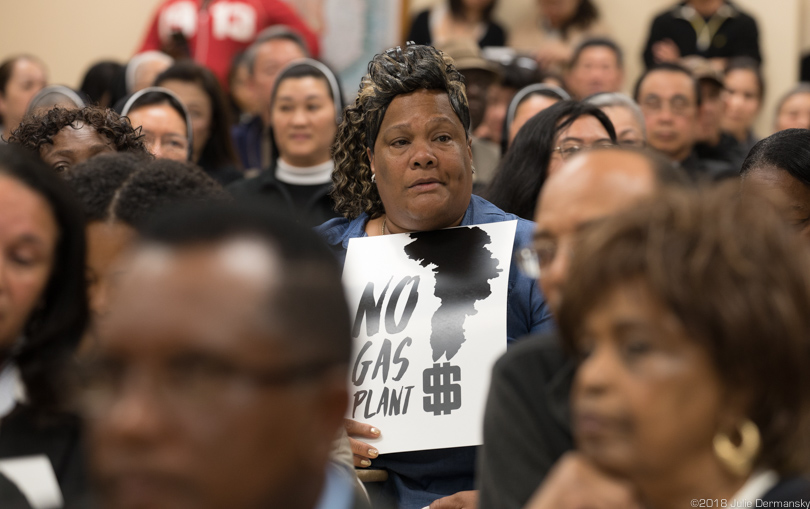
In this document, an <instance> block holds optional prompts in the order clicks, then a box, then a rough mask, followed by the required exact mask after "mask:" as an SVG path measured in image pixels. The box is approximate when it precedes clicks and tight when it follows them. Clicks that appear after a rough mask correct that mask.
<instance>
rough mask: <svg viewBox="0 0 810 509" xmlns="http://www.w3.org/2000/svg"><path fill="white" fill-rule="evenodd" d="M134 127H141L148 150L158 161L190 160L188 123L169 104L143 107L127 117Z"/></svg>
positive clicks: (131, 112)
mask: <svg viewBox="0 0 810 509" xmlns="http://www.w3.org/2000/svg"><path fill="white" fill-rule="evenodd" d="M127 117H129V121H130V122H131V123H132V127H134V128H136V129H137V128H138V127H141V133H142V134H143V141H144V144H145V145H146V150H148V151H149V153H151V154H152V155H154V156H155V157H156V158H158V159H172V160H174V161H187V160H188V134H187V133H186V122H185V120H184V119H183V117H181V116H180V114H179V113H178V112H177V110H175V109H174V108H172V107H171V106H169V105H168V104H150V105H149V106H142V107H140V108H138V109H136V110H134V111H130V112H129V114H128V115H127Z"/></svg>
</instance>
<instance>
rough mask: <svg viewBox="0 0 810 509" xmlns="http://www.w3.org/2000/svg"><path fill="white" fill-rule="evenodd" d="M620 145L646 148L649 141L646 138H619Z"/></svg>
mask: <svg viewBox="0 0 810 509" xmlns="http://www.w3.org/2000/svg"><path fill="white" fill-rule="evenodd" d="M619 146H620V147H630V148H644V147H646V146H647V142H646V141H644V140H619Z"/></svg>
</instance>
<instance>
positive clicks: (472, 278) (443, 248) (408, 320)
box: [343, 221, 517, 453]
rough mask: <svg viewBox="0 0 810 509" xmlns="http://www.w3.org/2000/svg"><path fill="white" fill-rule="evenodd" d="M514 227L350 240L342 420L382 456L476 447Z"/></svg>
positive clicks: (500, 343)
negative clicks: (361, 431) (367, 433)
mask: <svg viewBox="0 0 810 509" xmlns="http://www.w3.org/2000/svg"><path fill="white" fill-rule="evenodd" d="M516 228H517V221H506V222H502V223H490V224H484V225H476V226H462V227H459V228H450V229H446V230H440V231H434V232H418V233H412V234H399V235H382V236H376V237H364V238H356V239H352V240H350V241H349V248H348V250H347V253H346V262H345V265H344V268H343V283H344V286H345V288H346V295H347V298H348V302H349V310H350V313H351V315H352V319H353V322H352V325H353V327H352V336H353V337H354V352H353V356H352V364H351V366H350V369H351V372H350V380H349V388H350V391H351V400H350V402H349V411H348V415H347V417H348V418H350V419H354V420H357V421H360V422H366V423H369V424H371V425H373V426H375V427H376V428H379V429H380V430H381V431H382V436H381V437H380V438H379V439H377V440H367V439H364V440H365V441H368V442H369V443H371V444H373V445H374V447H376V448H377V449H378V450H379V451H380V453H392V452H403V451H417V450H425V449H444V448H448V447H462V446H468V445H479V444H481V441H482V429H481V426H482V422H483V416H484V406H485V403H486V396H487V390H488V388H489V380H490V372H491V370H492V365H493V364H494V363H495V361H496V360H497V358H498V357H499V356H500V355H501V354H503V352H504V351H506V296H507V290H508V286H509V285H508V281H509V267H510V261H511V259H512V246H513V244H514V239H515V230H516Z"/></svg>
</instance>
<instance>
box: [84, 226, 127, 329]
mask: <svg viewBox="0 0 810 509" xmlns="http://www.w3.org/2000/svg"><path fill="white" fill-rule="evenodd" d="M86 232H87V281H88V288H87V294H88V298H89V300H90V311H91V312H92V313H93V314H94V315H95V316H97V317H99V316H104V315H106V314H107V307H108V305H109V298H110V294H111V291H112V288H113V286H114V283H115V280H116V279H117V275H116V274H114V273H113V272H112V268H113V264H114V263H115V261H116V260H117V259H118V258H119V257H120V256H121V253H123V252H124V251H125V250H126V249H127V248H128V247H129V246H130V245H131V244H132V243H133V241H134V240H135V237H136V233H135V230H134V229H133V228H132V227H130V226H128V225H126V224H124V223H122V222H120V221H117V222H112V223H109V222H101V221H93V222H92V223H90V224H88V225H87V228H86Z"/></svg>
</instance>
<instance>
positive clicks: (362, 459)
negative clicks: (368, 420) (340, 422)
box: [344, 419, 380, 468]
mask: <svg viewBox="0 0 810 509" xmlns="http://www.w3.org/2000/svg"><path fill="white" fill-rule="evenodd" d="M344 425H345V426H346V433H348V434H349V443H350V444H351V446H352V453H353V454H354V466H355V467H361V468H366V467H369V466H371V460H372V459H374V458H376V457H377V456H378V455H379V452H378V451H377V449H375V448H374V447H372V446H370V445H369V444H367V443H365V442H361V441H360V440H357V439H355V438H353V437H362V438H380V430H378V429H377V428H375V427H373V426H371V425H370V424H363V423H362V422H357V421H353V420H352V419H345V420H344Z"/></svg>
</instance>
